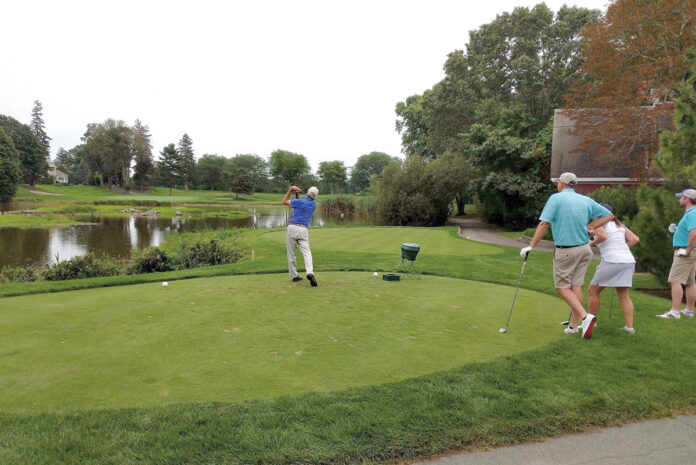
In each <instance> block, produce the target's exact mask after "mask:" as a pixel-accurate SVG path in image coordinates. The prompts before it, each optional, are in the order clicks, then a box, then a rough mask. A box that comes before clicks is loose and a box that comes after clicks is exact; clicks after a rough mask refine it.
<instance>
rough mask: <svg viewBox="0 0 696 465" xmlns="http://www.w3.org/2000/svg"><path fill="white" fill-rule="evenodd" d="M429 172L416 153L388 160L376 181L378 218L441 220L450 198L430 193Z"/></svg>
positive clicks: (411, 222)
mask: <svg viewBox="0 0 696 465" xmlns="http://www.w3.org/2000/svg"><path fill="white" fill-rule="evenodd" d="M431 174H432V173H431V170H429V168H428V165H427V164H426V163H425V162H424V161H423V160H421V159H420V157H418V156H409V157H407V158H406V160H405V161H403V162H401V161H398V160H395V161H392V162H391V163H389V164H388V165H387V166H386V168H384V171H383V172H382V179H380V180H379V181H378V182H377V184H376V191H377V201H376V211H377V219H378V221H381V222H383V223H385V224H390V225H394V226H439V225H443V224H445V222H446V221H447V217H448V213H449V203H450V202H449V199H447V198H438V196H437V195H435V194H434V188H433V187H434V180H433V177H432V175H431Z"/></svg>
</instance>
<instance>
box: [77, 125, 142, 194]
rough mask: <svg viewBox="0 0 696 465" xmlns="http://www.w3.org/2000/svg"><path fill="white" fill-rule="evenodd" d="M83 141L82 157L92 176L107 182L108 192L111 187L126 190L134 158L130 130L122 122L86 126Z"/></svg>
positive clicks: (131, 131)
mask: <svg viewBox="0 0 696 465" xmlns="http://www.w3.org/2000/svg"><path fill="white" fill-rule="evenodd" d="M85 139H86V142H85V147H84V153H85V156H86V157H87V158H88V159H90V160H91V165H92V167H93V168H94V169H93V172H100V173H101V174H102V176H103V177H105V178H106V180H107V182H108V184H109V189H111V188H112V187H113V185H114V184H118V185H119V186H121V187H125V185H126V182H127V181H128V180H129V179H130V165H131V161H132V158H133V152H132V145H133V143H132V141H133V130H132V129H131V128H130V127H129V126H128V125H126V123H125V122H123V121H122V120H114V119H107V120H106V121H104V122H103V123H101V124H96V125H90V126H88V128H87V132H86V133H85Z"/></svg>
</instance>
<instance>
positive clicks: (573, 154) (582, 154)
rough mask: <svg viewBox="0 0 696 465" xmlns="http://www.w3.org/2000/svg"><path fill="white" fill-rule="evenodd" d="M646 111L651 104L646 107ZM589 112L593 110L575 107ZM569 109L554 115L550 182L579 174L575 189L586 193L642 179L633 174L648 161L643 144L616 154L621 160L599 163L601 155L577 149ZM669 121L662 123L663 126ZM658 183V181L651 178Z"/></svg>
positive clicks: (577, 143)
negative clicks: (567, 173) (563, 176)
mask: <svg viewBox="0 0 696 465" xmlns="http://www.w3.org/2000/svg"><path fill="white" fill-rule="evenodd" d="M645 108H646V110H647V109H650V108H651V107H645ZM576 111H592V110H587V109H583V110H576ZM569 114H572V111H569V110H556V111H555V112H554V116H553V142H552V147H551V181H552V182H556V181H558V177H559V176H560V175H561V174H562V173H565V172H571V173H575V175H576V176H577V177H578V186H577V187H576V190H577V191H579V192H583V193H587V192H592V191H594V190H596V189H599V188H600V187H602V186H627V187H628V186H632V185H637V184H640V182H641V180H640V179H636V178H634V177H632V176H633V175H634V173H636V172H637V171H639V170H637V168H641V169H643V170H644V171H645V170H647V169H648V167H649V165H650V163H651V160H650V159H649V156H648V155H647V153H648V151H647V150H646V147H645V146H643V145H641V144H636V146H635V147H634V148H633V150H631V151H630V152H629V153H625V154H615V155H620V157H616V158H618V159H619V160H620V162H617V163H612V164H611V165H608V164H607V163H602V161H603V160H602V157H603V155H604V154H602V153H600V152H598V151H597V150H592V149H590V150H589V151H583V150H580V147H581V145H582V144H581V142H582V141H581V139H580V137H579V136H577V135H573V134H571V133H572V131H573V129H574V128H575V122H574V120H573V119H572V118H570V117H569V116H568V115H569ZM667 124H669V121H666V122H665V126H664V127H666V125H667ZM652 181H653V182H655V183H656V184H661V180H654V179H653V180H652Z"/></svg>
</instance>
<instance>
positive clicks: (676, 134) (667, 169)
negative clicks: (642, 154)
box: [656, 49, 696, 190]
mask: <svg viewBox="0 0 696 465" xmlns="http://www.w3.org/2000/svg"><path fill="white" fill-rule="evenodd" d="M687 56H688V58H689V61H690V62H691V63H692V67H691V70H690V72H689V73H688V74H687V77H686V79H684V81H683V82H682V85H681V87H680V88H679V97H677V99H676V100H675V102H674V113H673V114H672V121H673V122H674V130H672V131H664V132H663V133H662V134H660V154H659V156H658V157H657V159H656V164H657V166H658V168H659V169H660V171H662V174H663V175H664V177H665V185H666V186H667V187H669V188H671V189H677V190H681V189H683V188H685V187H690V186H694V185H695V183H696V49H689V51H688V53H687Z"/></svg>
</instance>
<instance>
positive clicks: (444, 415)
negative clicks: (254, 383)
mask: <svg viewBox="0 0 696 465" xmlns="http://www.w3.org/2000/svg"><path fill="white" fill-rule="evenodd" d="M264 234H266V232H265V231H264V232H252V233H251V234H249V235H248V236H247V237H246V239H245V244H246V246H247V247H251V248H254V249H255V250H256V251H257V253H258V254H259V255H258V256H259V257H260V258H259V259H258V260H256V261H254V262H251V261H245V262H240V263H237V264H234V265H225V266H221V267H211V268H207V269H205V268H203V269H197V270H183V271H181V272H172V273H162V274H159V275H157V276H155V275H139V276H138V275H136V276H126V277H118V278H98V279H95V280H83V281H84V282H82V283H76V282H71V281H66V282H62V283H49V284H51V285H53V286H55V287H54V288H53V290H52V292H57V291H59V290H67V289H75V288H85V287H99V286H105V285H122V284H128V282H125V281H123V280H133V281H132V282H130V283H135V282H150V281H158V280H161V279H164V278H166V279H168V280H172V279H187V278H191V277H203V276H217V275H221V274H247V273H273V272H285V271H286V270H285V262H284V260H282V259H280V260H279V257H278V254H279V253H282V252H283V248H282V247H281V246H279V245H278V244H274V243H273V241H270V240H264V238H263V235H264ZM450 235H452V236H453V237H456V230H455V229H454V228H450ZM499 250H500V253H499V254H496V255H486V256H472V257H466V258H457V259H453V258H450V257H441V256H439V257H427V256H424V257H422V260H420V261H417V265H418V266H419V271H421V272H422V273H428V274H436V275H439V276H450V277H459V278H465V279H472V280H477V281H484V282H492V283H498V284H507V285H511V286H514V285H515V284H516V283H517V279H518V277H519V272H520V268H519V267H520V266H521V261H520V260H519V255H518V250H517V249H514V248H507V247H503V246H500V247H499ZM322 259H323V261H322V262H318V264H319V263H321V266H320V267H319V266H318V267H317V270H318V271H317V275H318V276H320V271H322V270H327V271H328V270H336V271H350V270H365V271H372V270H373V269H375V268H376V267H383V268H384V269H393V268H394V266H395V264H394V260H395V257H394V254H383V255H370V254H342V253H325V254H323V257H322ZM419 259H420V258H419ZM594 266H595V264H593V267H594ZM550 270H551V256H550V254H548V253H543V252H534V253H533V255H532V257H530V260H529V262H528V265H527V267H526V270H525V274H524V276H523V278H522V283H521V287H524V288H527V289H531V290H536V291H539V292H544V293H548V294H551V295H554V294H555V291H554V289H553V283H552V282H551V281H552V280H551V271H550ZM591 271H592V270H590V272H591ZM139 279H146V281H138V280H139ZM41 284H45V283H32V285H33V287H35V288H36V287H39V289H33V292H51V290H46V289H41V288H40V286H38V285H41ZM71 286H72V287H71ZM80 286H83V287H80ZM8 289H9V288H8V287H7V285H4V286H2V287H0V295H8ZM27 293H31V292H27ZM13 295H17V294H13ZM632 296H633V299H634V302H635V304H636V321H637V328H638V330H637V333H636V335H635V336H633V337H631V336H627V335H625V334H622V333H621V332H620V331H619V330H618V329H617V327H618V325H619V323H620V319H619V317H618V316H615V317H614V318H615V319H614V320H613V323H612V320H608V319H606V313H607V307H608V301H609V298H608V297H609V296H608V294H604V299H603V306H602V312H601V313H600V319H599V321H600V326H601V327H602V330H601V331H602V332H600V333H599V334H601V335H602V336H601V337H600V336H597V337H595V338H593V339H592V340H590V341H583V340H581V339H580V338H568V339H563V340H561V341H559V342H557V343H553V344H550V345H548V346H545V347H543V348H540V349H538V350H534V351H530V352H526V353H521V354H516V355H514V356H509V357H504V358H501V359H497V360H494V361H491V362H487V363H480V364H476V363H474V364H467V365H464V366H462V367H459V368H456V369H453V370H448V371H443V372H437V373H432V374H430V375H427V376H422V377H419V378H413V379H409V380H406V381H401V382H397V383H391V384H385V385H379V386H371V387H364V388H353V389H347V390H343V391H336V392H329V393H310V394H305V395H301V396H294V397H282V398H276V399H264V400H257V401H249V402H242V403H212V404H185V405H171V406H167V407H158V408H138V409H118V410H94V411H85V412H73V411H71V412H60V413H51V414H47V413H46V414H39V415H13V414H6V413H0V463H10V464H13V463H36V464H43V463H46V464H48V463H94V464H107V463H108V464H111V463H122V464H130V463H139V464H140V463H153V464H154V463H190V464H204V463H205V464H208V463H230V464H232V463H258V464H265V463H278V464H286V463H287V464H290V463H345V464H348V463H383V462H385V461H397V460H416V459H423V458H428V457H432V456H435V455H439V454H442V453H447V452H448V451H452V450H462V449H463V450H469V449H474V448H489V447H496V446H501V445H508V444H516V443H521V442H527V441H531V440H537V439H540V438H544V437H549V436H555V435H560V434H566V433H572V432H577V431H586V430H588V429H590V428H593V427H595V426H608V425H618V424H623V423H626V422H630V421H635V420H639V419H645V418H654V417H662V416H668V415H672V414H674V413H675V412H685V411H686V412H692V411H694V407H695V406H696V393H694V392H692V390H690V389H689V388H688V387H689V386H693V385H694V384H695V383H696V370H695V368H696V358H694V357H693V356H692V355H691V354H693V351H694V349H696V338H694V335H695V334H696V326H694V322H693V321H678V322H669V321H668V322H666V321H664V320H660V319H657V318H655V317H654V315H655V314H656V313H661V312H662V311H663V310H664V307H665V305H668V301H666V300H664V299H660V298H657V297H652V296H647V295H641V294H639V293H636V292H633V293H632ZM614 310H615V315H618V313H619V312H618V309H617V308H615V309H614ZM520 317H523V316H522V315H514V316H513V320H512V323H511V331H514V320H515V318H520ZM605 322H606V323H605ZM502 323H503V322H501V324H502ZM675 323H676V324H675ZM607 325H611V327H610V328H608V329H606V330H605V329H604V328H605V327H606V326H607ZM501 337H505V336H504V335H501Z"/></svg>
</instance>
